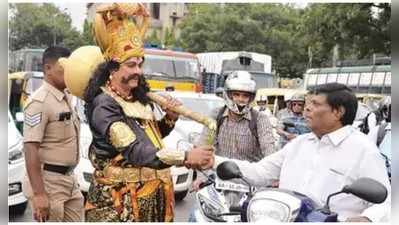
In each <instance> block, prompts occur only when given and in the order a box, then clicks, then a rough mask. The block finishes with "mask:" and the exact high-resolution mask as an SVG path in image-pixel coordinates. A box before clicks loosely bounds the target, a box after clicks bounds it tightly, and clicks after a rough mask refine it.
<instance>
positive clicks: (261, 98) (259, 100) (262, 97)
mask: <svg viewBox="0 0 399 225" xmlns="http://www.w3.org/2000/svg"><path fill="white" fill-rule="evenodd" d="M256 101H257V102H267V95H259V96H258V98H257V99H256Z"/></svg>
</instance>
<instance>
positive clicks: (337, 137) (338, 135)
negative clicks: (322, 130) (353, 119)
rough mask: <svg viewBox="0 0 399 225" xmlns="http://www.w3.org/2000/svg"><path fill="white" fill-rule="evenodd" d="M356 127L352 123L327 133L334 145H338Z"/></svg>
mask: <svg viewBox="0 0 399 225" xmlns="http://www.w3.org/2000/svg"><path fill="white" fill-rule="evenodd" d="M353 131H354V128H353V127H352V126H350V125H346V126H344V127H341V128H339V129H338V130H335V131H333V132H331V133H328V134H326V136H327V137H328V138H329V139H330V141H331V143H332V144H333V145H334V146H338V145H339V144H340V143H341V142H342V141H343V140H344V139H345V138H346V137H348V136H349V135H350V134H351V133H352V132H353Z"/></svg>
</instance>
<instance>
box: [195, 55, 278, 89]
mask: <svg viewBox="0 0 399 225" xmlns="http://www.w3.org/2000/svg"><path fill="white" fill-rule="evenodd" d="M197 57H198V59H199V62H200V65H201V67H202V86H203V92H204V93H214V92H215V90H216V88H218V87H223V86H224V80H225V79H226V77H227V76H228V74H230V73H231V72H233V71H236V70H245V71H248V72H249V73H251V74H252V77H253V78H254V80H255V82H256V88H257V89H259V88H275V87H277V78H276V76H274V75H273V74H272V57H271V56H270V55H266V54H261V53H256V52H246V51H231V52H204V53H198V54H197Z"/></svg>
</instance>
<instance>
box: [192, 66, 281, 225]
mask: <svg viewBox="0 0 399 225" xmlns="http://www.w3.org/2000/svg"><path fill="white" fill-rule="evenodd" d="M255 87H256V83H255V81H254V80H253V79H252V76H251V74H250V73H249V72H247V71H235V72H233V73H232V74H230V75H229V76H228V78H227V79H226V82H225V91H224V93H223V97H224V100H225V103H226V106H224V107H222V108H221V109H219V110H218V112H217V115H216V116H215V115H214V117H215V118H216V121H217V131H216V135H215V137H214V143H215V144H214V146H215V154H217V155H221V156H224V157H229V158H234V159H241V160H247V161H250V162H256V161H259V160H260V159H262V158H263V157H265V156H267V155H270V154H272V153H273V152H275V147H274V137H273V134H272V126H271V124H270V121H269V119H268V116H267V115H266V114H264V113H259V112H258V111H256V110H254V109H253V108H252V107H251V103H252V102H253V101H254V99H255V94H256V88H255ZM208 132H209V130H208V129H206V128H205V129H204V130H203V133H202V134H201V138H200V140H199V142H200V143H201V144H205V143H206V139H207V137H208ZM204 181H205V179H204V178H200V177H198V178H197V180H195V181H194V182H193V185H192V186H193V187H192V188H193V190H195V191H197V190H199V186H200V184H201V183H202V182H204ZM225 196H226V199H228V202H230V203H236V202H238V200H239V198H240V195H236V194H235V193H231V192H228V191H226V193H225ZM190 218H192V217H190Z"/></svg>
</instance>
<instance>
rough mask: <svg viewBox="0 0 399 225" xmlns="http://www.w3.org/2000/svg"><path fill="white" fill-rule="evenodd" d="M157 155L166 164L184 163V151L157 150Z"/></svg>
mask: <svg viewBox="0 0 399 225" xmlns="http://www.w3.org/2000/svg"><path fill="white" fill-rule="evenodd" d="M156 155H157V157H158V158H159V160H161V161H162V162H163V163H165V164H168V165H176V166H181V165H183V163H184V159H185V152H184V151H173V150H165V149H162V150H159V151H158V152H157V154H156Z"/></svg>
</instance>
